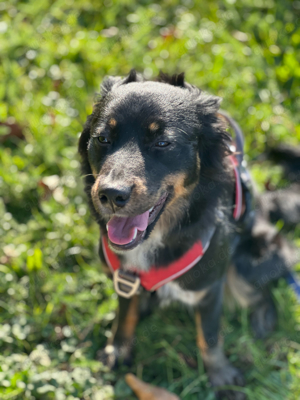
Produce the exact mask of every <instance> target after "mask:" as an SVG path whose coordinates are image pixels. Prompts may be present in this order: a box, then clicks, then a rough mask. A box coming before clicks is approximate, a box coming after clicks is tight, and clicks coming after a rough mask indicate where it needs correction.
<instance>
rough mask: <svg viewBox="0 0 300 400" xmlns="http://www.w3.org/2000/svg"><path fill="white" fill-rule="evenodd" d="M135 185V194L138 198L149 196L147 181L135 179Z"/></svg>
mask: <svg viewBox="0 0 300 400" xmlns="http://www.w3.org/2000/svg"><path fill="white" fill-rule="evenodd" d="M134 184H135V194H136V195H138V196H141V195H144V196H147V195H148V188H147V184H146V180H145V179H142V178H135V180H134Z"/></svg>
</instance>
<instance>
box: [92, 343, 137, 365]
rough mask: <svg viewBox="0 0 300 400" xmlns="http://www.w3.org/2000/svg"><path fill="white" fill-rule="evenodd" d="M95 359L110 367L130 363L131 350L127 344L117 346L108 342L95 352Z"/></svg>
mask: <svg viewBox="0 0 300 400" xmlns="http://www.w3.org/2000/svg"><path fill="white" fill-rule="evenodd" d="M97 360H99V361H101V362H102V364H103V365H105V366H107V367H108V368H110V369H113V368H116V367H117V366H118V365H130V364H131V352H130V349H129V348H128V346H117V345H112V344H108V345H107V346H106V347H105V348H104V349H101V350H99V351H98V352H97Z"/></svg>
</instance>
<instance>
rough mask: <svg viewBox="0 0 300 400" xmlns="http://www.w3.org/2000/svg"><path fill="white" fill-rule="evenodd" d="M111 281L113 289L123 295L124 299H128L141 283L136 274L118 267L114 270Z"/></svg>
mask: <svg viewBox="0 0 300 400" xmlns="http://www.w3.org/2000/svg"><path fill="white" fill-rule="evenodd" d="M113 281H114V287H115V291H116V292H117V293H118V295H119V296H122V297H125V298H126V299H129V298H130V297H132V296H134V295H135V294H136V293H137V292H138V290H139V288H140V283H141V280H140V278H139V277H138V276H136V275H133V274H132V273H130V272H128V271H121V270H119V269H117V270H116V271H115V272H114V278H113Z"/></svg>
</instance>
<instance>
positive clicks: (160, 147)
mask: <svg viewBox="0 0 300 400" xmlns="http://www.w3.org/2000/svg"><path fill="white" fill-rule="evenodd" d="M139 79H140V78H139V77H137V76H136V74H135V72H132V73H131V74H130V75H129V77H127V78H126V79H123V80H121V79H118V78H109V79H108V80H107V81H105V83H104V84H103V87H102V91H103V95H102V98H101V100H100V101H99V103H98V104H96V105H95V107H94V111H93V114H92V116H91V117H90V120H89V123H88V124H87V126H86V129H85V131H84V132H83V134H82V137H81V143H80V145H79V146H80V152H81V154H82V155H83V156H84V157H86V158H87V160H86V161H87V162H88V164H89V166H90V170H91V173H92V175H93V184H92V187H91V198H92V202H93V205H94V208H95V210H96V212H97V213H98V214H99V215H100V216H101V220H102V221H103V222H104V223H105V225H106V228H107V231H108V238H109V240H110V245H111V246H112V247H113V248H114V249H115V250H117V251H125V250H130V249H133V248H134V247H136V246H137V245H139V244H140V243H141V242H142V241H144V240H146V239H147V238H148V236H149V234H150V232H151V231H152V230H153V229H155V227H156V226H157V225H159V226H160V229H164V226H165V228H167V229H169V228H168V227H169V226H170V224H172V219H173V220H174V221H176V220H178V218H180V215H182V213H184V212H185V211H186V210H187V209H188V207H189V203H190V197H191V194H192V192H193V190H194V189H195V188H196V186H197V184H198V183H199V177H200V170H201V168H202V167H201V163H202V160H201V150H200V148H201V149H202V152H203V151H205V147H207V146H206V145H207V144H206V143H205V132H203V130H205V129H206V130H208V128H207V126H206V124H205V123H203V117H205V116H206V117H207V119H208V115H213V114H214V113H215V112H216V110H217V108H218V104H219V100H218V99H217V98H213V97H211V96H210V97H208V96H206V97H205V96H203V95H201V93H200V91H199V90H198V89H195V88H193V87H192V86H190V85H188V84H185V83H184V82H183V76H179V77H178V76H177V81H176V79H175V83H173V85H172V84H168V83H166V82H143V81H139ZM176 84H177V85H176ZM201 106H202V108H201ZM201 117H202V118H201ZM201 119H202V120H201ZM204 119H205V118H204ZM85 172H86V171H85Z"/></svg>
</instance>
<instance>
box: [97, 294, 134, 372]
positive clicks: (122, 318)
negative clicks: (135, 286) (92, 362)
mask: <svg viewBox="0 0 300 400" xmlns="http://www.w3.org/2000/svg"><path fill="white" fill-rule="evenodd" d="M118 300H119V307H118V311H117V315H116V318H115V320H114V323H113V328H112V336H111V338H110V339H109V341H108V344H107V346H106V347H105V349H104V350H102V351H100V355H99V356H100V357H99V358H100V360H101V361H102V362H103V363H104V364H105V365H107V366H109V367H110V368H113V367H114V366H115V365H116V364H117V363H123V364H130V362H131V351H132V346H133V342H134V336H135V328H136V325H137V323H138V319H139V296H137V295H136V296H133V297H131V298H130V299H125V298H123V297H120V296H119V297H118Z"/></svg>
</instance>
